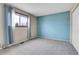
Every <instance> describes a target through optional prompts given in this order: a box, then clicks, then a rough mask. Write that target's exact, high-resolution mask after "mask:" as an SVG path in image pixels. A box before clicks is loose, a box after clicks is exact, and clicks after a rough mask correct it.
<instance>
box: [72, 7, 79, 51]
mask: <svg viewBox="0 0 79 59" xmlns="http://www.w3.org/2000/svg"><path fill="white" fill-rule="evenodd" d="M71 35H72V44H73V45H74V47H75V48H76V49H77V50H78V52H79V6H78V7H77V8H76V9H75V10H74V12H73V13H72V34H71Z"/></svg>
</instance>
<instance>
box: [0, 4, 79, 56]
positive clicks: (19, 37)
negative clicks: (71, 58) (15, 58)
mask: <svg viewBox="0 0 79 59" xmlns="http://www.w3.org/2000/svg"><path fill="white" fill-rule="evenodd" d="M78 12H79V4H78V3H0V55H78V54H79V36H78V35H79V30H78V29H79V26H78V25H79V23H78V22H79V21H78V19H79V15H78Z"/></svg>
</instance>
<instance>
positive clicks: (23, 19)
mask: <svg viewBox="0 0 79 59" xmlns="http://www.w3.org/2000/svg"><path fill="white" fill-rule="evenodd" d="M27 18H28V17H27V16H25V15H22V14H19V13H14V17H13V21H14V23H13V25H14V26H16V27H26V26H27V25H28V24H27V23H28V21H27V20H28V19H27Z"/></svg>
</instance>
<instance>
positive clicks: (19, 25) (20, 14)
mask: <svg viewBox="0 0 79 59" xmlns="http://www.w3.org/2000/svg"><path fill="white" fill-rule="evenodd" d="M15 14H18V15H19V24H18V25H15V27H28V16H27V15H24V14H22V13H19V12H15ZM21 16H24V17H27V24H26V25H21Z"/></svg>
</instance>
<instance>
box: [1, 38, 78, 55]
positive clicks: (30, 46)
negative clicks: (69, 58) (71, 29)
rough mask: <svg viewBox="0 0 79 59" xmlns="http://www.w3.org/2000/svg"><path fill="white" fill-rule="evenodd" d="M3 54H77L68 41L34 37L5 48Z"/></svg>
mask: <svg viewBox="0 0 79 59" xmlns="http://www.w3.org/2000/svg"><path fill="white" fill-rule="evenodd" d="M0 54H1V55H76V54H78V53H77V51H76V50H75V48H74V47H73V46H72V45H71V44H70V43H68V42H63V41H56V40H48V39H39V38H38V39H33V40H30V41H27V42H25V43H23V44H18V45H15V46H12V47H9V48H6V49H3V50H0Z"/></svg>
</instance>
